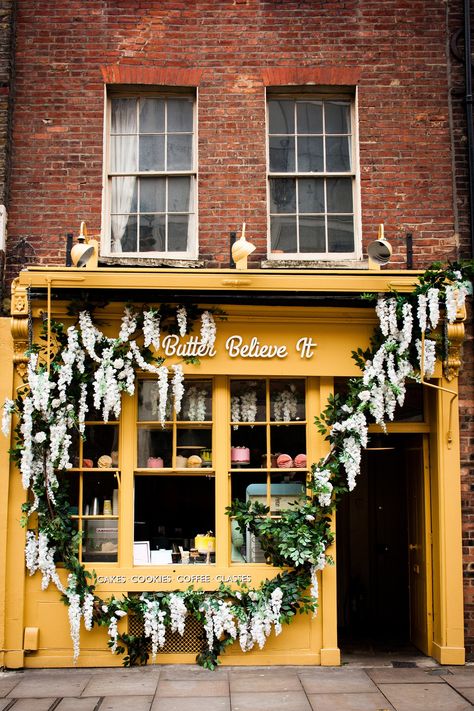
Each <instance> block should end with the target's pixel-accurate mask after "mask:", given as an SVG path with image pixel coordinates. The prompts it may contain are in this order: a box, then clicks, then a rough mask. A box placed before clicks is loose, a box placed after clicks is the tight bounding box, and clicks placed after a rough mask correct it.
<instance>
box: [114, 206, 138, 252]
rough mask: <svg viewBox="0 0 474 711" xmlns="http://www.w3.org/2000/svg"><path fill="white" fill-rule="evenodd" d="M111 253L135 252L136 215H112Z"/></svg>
mask: <svg viewBox="0 0 474 711" xmlns="http://www.w3.org/2000/svg"><path fill="white" fill-rule="evenodd" d="M111 221H112V252H136V251H137V218H136V215H112V220H111Z"/></svg>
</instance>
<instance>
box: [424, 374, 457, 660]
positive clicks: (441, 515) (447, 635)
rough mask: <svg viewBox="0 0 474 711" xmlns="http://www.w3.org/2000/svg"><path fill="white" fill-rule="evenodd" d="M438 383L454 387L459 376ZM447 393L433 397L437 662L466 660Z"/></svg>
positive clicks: (452, 423)
mask: <svg viewBox="0 0 474 711" xmlns="http://www.w3.org/2000/svg"><path fill="white" fill-rule="evenodd" d="M440 385H441V386H442V387H448V388H449V389H451V390H455V389H457V380H453V381H452V382H450V383H448V382H447V381H446V380H444V379H443V380H442V381H441V382H440ZM451 397H452V396H451V395H450V394H449V393H445V392H442V391H438V392H436V393H435V394H434V397H433V400H436V405H437V406H436V407H435V408H434V409H433V411H434V412H435V413H436V422H435V423H433V424H434V425H435V430H436V432H435V433H434V436H433V442H432V449H431V466H432V477H433V479H432V484H433V501H432V511H433V575H434V641H433V656H434V657H435V659H437V660H438V661H439V662H441V664H464V658H465V652H464V632H463V630H464V619H463V588H462V580H463V579H462V530H461V487H460V464H459V462H460V451H459V422H458V413H457V406H456V405H457V403H454V406H453V408H452V415H450V400H451Z"/></svg>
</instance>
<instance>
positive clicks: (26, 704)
mask: <svg viewBox="0 0 474 711" xmlns="http://www.w3.org/2000/svg"><path fill="white" fill-rule="evenodd" d="M55 701H56V699H55V698H51V697H50V698H49V699H48V698H47V697H46V696H44V697H43V698H41V699H39V698H34V697H31V696H30V698H28V699H19V700H18V701H17V702H16V703H15V704H13V706H12V711H48V710H49V708H50V707H51V705H52V704H53V703H54V702H55Z"/></svg>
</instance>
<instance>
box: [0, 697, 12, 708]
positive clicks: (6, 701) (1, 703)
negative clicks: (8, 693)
mask: <svg viewBox="0 0 474 711" xmlns="http://www.w3.org/2000/svg"><path fill="white" fill-rule="evenodd" d="M11 702H12V700H11V699H0V711H3V709H4V708H6V707H7V706H8V704H11Z"/></svg>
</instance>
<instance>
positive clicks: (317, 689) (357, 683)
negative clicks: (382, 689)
mask: <svg viewBox="0 0 474 711" xmlns="http://www.w3.org/2000/svg"><path fill="white" fill-rule="evenodd" d="M299 677H300V680H301V683H302V684H303V687H304V690H305V691H306V693H307V694H330V693H332V694H339V693H340V694H343V693H346V694H347V693H356V692H359V693H361V692H374V691H377V687H376V685H375V684H374V682H373V681H372V679H370V678H369V677H368V676H367V674H366V673H365V671H363V670H361V669H323V670H320V671H319V670H318V669H315V670H314V672H313V673H312V674H308V673H307V672H306V671H305V672H304V673H301V674H300V675H299Z"/></svg>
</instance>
